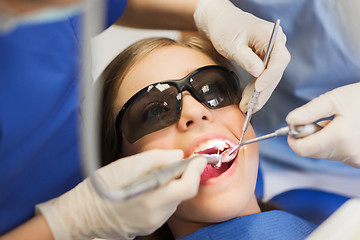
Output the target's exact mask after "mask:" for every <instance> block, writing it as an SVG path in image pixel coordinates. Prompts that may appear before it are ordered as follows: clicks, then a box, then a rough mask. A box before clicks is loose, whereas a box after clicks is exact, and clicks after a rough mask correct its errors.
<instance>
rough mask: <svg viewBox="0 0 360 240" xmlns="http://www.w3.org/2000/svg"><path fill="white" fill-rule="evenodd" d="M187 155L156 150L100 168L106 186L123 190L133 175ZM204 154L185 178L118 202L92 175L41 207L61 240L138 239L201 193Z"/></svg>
mask: <svg viewBox="0 0 360 240" xmlns="http://www.w3.org/2000/svg"><path fill="white" fill-rule="evenodd" d="M182 158H183V152H182V151H181V150H152V151H148V152H144V153H141V154H138V155H135V156H131V157H127V158H124V159H120V160H118V161H116V162H113V163H112V164H110V165H107V166H105V167H103V168H101V169H99V170H97V175H98V177H99V179H100V180H101V181H102V183H103V185H104V186H105V187H107V188H109V189H114V190H115V189H117V188H119V187H120V186H122V185H124V184H126V183H128V182H130V181H131V179H134V178H135V177H137V176H140V175H142V174H144V173H146V172H148V171H150V170H152V169H154V168H157V167H159V166H164V165H168V164H171V163H174V162H177V161H180V160H181V159H182ZM205 166H206V160H205V159H204V158H201V157H199V158H197V159H195V160H194V161H193V162H191V163H190V164H189V166H188V167H187V169H186V171H185V172H184V174H183V175H182V177H181V178H179V179H176V180H173V181H171V182H170V183H168V184H166V185H165V186H163V187H161V188H159V189H156V190H153V191H150V192H148V193H145V194H142V195H139V196H137V197H135V198H132V199H129V200H126V201H122V202H114V201H109V200H105V199H103V198H101V197H100V196H99V195H98V194H97V192H95V190H94V189H93V187H92V185H91V184H90V181H89V179H85V180H84V181H83V182H81V183H80V184H79V185H77V186H76V187H75V188H74V189H72V190H70V191H69V192H67V193H65V194H63V195H62V196H60V197H58V198H55V199H53V200H50V201H48V202H45V203H42V204H39V205H37V206H36V209H37V211H38V212H39V211H40V213H41V214H43V216H44V217H45V219H46V220H47V222H48V224H49V226H50V229H51V231H52V233H53V235H54V237H55V239H57V240H58V239H64V240H69V239H92V238H95V237H99V238H106V239H132V238H134V237H135V236H140V235H147V234H150V233H152V232H153V231H155V230H156V229H157V228H159V227H160V226H161V225H162V224H163V223H164V222H165V221H166V220H167V219H168V218H169V217H170V216H171V215H172V214H173V213H174V211H175V210H176V208H177V206H178V204H179V203H180V202H181V201H183V200H187V199H189V198H192V197H193V196H195V195H196V193H197V191H198V187H199V182H200V175H201V173H202V171H203V170H204V168H205Z"/></svg>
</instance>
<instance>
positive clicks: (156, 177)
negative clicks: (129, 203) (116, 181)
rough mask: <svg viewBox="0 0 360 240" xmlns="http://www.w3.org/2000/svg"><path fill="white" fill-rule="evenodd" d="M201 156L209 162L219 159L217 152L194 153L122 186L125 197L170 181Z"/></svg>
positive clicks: (133, 195)
mask: <svg viewBox="0 0 360 240" xmlns="http://www.w3.org/2000/svg"><path fill="white" fill-rule="evenodd" d="M199 156H202V157H205V158H206V159H207V162H208V163H209V164H215V163H217V161H218V158H217V154H194V155H191V156H190V157H189V158H187V159H185V160H183V161H180V162H177V163H175V164H173V165H170V166H166V167H162V168H158V169H155V170H152V171H151V172H149V173H147V174H146V175H143V176H140V177H138V178H137V179H135V180H134V181H133V182H132V183H129V184H127V185H125V186H123V187H121V191H122V192H123V194H124V199H129V198H132V197H135V196H137V195H139V194H142V193H145V192H147V191H150V190H152V189H156V188H158V187H160V186H162V185H164V184H166V183H168V182H169V181H170V180H172V179H176V178H178V177H180V176H181V175H182V174H183V172H184V171H185V169H186V167H187V165H188V164H189V163H190V162H191V161H192V160H194V159H195V158H196V157H199Z"/></svg>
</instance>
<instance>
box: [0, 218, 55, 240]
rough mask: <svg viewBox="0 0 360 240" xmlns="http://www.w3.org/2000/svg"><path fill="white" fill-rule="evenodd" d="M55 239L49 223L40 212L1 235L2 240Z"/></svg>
mask: <svg viewBox="0 0 360 240" xmlns="http://www.w3.org/2000/svg"><path fill="white" fill-rule="evenodd" d="M16 239H22V240H53V239H54V237H53V235H52V233H51V230H50V228H49V225H48V224H47V222H46V220H45V218H44V217H43V215H41V214H39V215H36V216H35V217H33V218H31V219H30V220H28V221H27V222H25V223H24V224H22V225H20V226H19V227H17V228H15V229H14V230H12V231H10V232H8V233H6V234H5V235H3V236H1V237H0V240H16Z"/></svg>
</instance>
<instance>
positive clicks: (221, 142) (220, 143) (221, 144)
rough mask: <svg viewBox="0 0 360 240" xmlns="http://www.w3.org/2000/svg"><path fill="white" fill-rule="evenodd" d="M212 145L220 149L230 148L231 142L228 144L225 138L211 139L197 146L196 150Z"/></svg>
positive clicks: (199, 150) (202, 149)
mask: <svg viewBox="0 0 360 240" xmlns="http://www.w3.org/2000/svg"><path fill="white" fill-rule="evenodd" d="M212 147H216V148H217V149H218V150H220V151H223V150H224V149H226V148H229V144H227V143H226V142H225V141H224V140H220V139H211V140H208V141H206V142H203V143H201V144H200V145H199V146H197V147H196V148H195V150H194V152H201V151H204V150H206V149H209V148H212Z"/></svg>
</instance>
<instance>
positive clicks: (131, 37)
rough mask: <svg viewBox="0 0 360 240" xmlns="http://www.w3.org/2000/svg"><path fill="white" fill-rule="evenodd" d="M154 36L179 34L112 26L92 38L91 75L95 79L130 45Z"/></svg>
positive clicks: (172, 36) (177, 34)
mask: <svg viewBox="0 0 360 240" xmlns="http://www.w3.org/2000/svg"><path fill="white" fill-rule="evenodd" d="M155 36H161V37H169V38H177V37H178V36H179V32H178V31H168V30H139V29H133V28H125V27H119V26H112V27H110V28H108V29H107V30H106V31H104V32H103V33H101V34H100V35H98V36H96V37H94V38H93V39H92V54H93V57H92V60H93V70H92V74H93V77H94V79H97V78H98V77H99V76H100V74H101V72H102V71H103V70H104V69H105V67H106V66H107V65H108V64H109V63H110V62H111V61H112V59H114V58H115V57H116V56H117V55H118V54H119V53H120V52H121V51H122V50H123V49H125V48H126V47H127V46H129V45H130V44H131V43H133V42H135V41H137V40H140V39H143V38H146V37H155Z"/></svg>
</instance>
